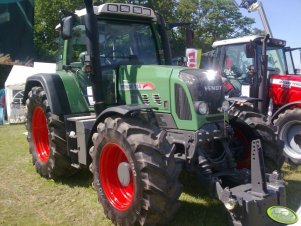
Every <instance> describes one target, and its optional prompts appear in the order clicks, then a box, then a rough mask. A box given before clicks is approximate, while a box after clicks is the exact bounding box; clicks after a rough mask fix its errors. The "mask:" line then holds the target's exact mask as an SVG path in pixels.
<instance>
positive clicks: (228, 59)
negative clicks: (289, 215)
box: [203, 35, 301, 164]
mask: <svg viewBox="0 0 301 226" xmlns="http://www.w3.org/2000/svg"><path fill="white" fill-rule="evenodd" d="M285 45H286V42H285V41H283V40H279V39H275V38H270V37H269V35H267V36H266V37H263V36H246V37H241V38H235V39H228V40H221V41H216V42H214V43H213V47H214V49H215V50H214V51H213V53H211V54H207V57H209V61H210V63H209V64H208V63H207V64H206V65H203V67H204V66H206V67H210V68H214V69H215V70H218V71H219V72H220V73H221V75H222V76H223V77H224V79H225V82H224V85H225V89H226V95H227V96H229V97H241V96H244V97H246V96H247V97H250V98H249V99H248V101H247V104H243V105H244V107H245V106H246V105H248V106H249V107H251V108H252V109H253V110H254V111H256V112H259V113H261V114H263V115H266V116H267V123H270V124H272V125H275V126H278V127H279V130H278V135H279V138H280V139H281V140H282V141H283V142H284V146H285V147H284V154H285V156H286V157H287V160H290V161H291V162H293V163H296V164H301V75H300V74H297V71H298V69H295V66H294V63H293V61H292V54H291V52H292V51H293V50H297V49H300V48H294V49H291V48H289V47H285ZM207 62H208V59H207ZM236 100H237V99H236ZM250 101H251V102H252V103H251V104H250ZM240 105H242V104H241V103H240ZM237 109H238V108H236V111H235V112H232V113H233V114H236V115H237V114H238V112H239V111H237Z"/></svg>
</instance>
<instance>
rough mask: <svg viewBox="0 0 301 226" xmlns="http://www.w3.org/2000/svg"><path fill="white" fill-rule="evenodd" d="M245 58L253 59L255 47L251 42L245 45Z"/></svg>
mask: <svg viewBox="0 0 301 226" xmlns="http://www.w3.org/2000/svg"><path fill="white" fill-rule="evenodd" d="M246 56H247V58H254V57H255V46H254V43H253V42H252V41H251V42H250V43H248V44H247V45H246Z"/></svg>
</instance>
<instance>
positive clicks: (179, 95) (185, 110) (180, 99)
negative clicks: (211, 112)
mask: <svg viewBox="0 0 301 226" xmlns="http://www.w3.org/2000/svg"><path fill="white" fill-rule="evenodd" d="M175 102H176V113H177V115H178V117H179V119H182V120H191V119H192V116H191V111H190V107H189V102H188V98H187V96H186V93H185V90H184V89H183V87H182V86H180V85H179V84H176V85H175Z"/></svg>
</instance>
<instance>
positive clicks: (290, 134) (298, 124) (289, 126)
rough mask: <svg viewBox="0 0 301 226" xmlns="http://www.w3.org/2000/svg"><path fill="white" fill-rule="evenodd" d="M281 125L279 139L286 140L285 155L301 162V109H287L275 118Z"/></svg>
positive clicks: (275, 123) (298, 162)
mask: <svg viewBox="0 0 301 226" xmlns="http://www.w3.org/2000/svg"><path fill="white" fill-rule="evenodd" d="M273 123H274V125H275V126H278V127H279V139H281V140H282V141H283V142H284V155H285V156H286V157H287V159H289V160H290V161H292V162H293V163H295V164H299V165H300V164H301V142H300V139H299V137H300V135H301V109H300V108H294V109H289V110H286V111H285V112H284V113H282V114H280V115H279V116H278V118H277V119H275V120H274V122H273Z"/></svg>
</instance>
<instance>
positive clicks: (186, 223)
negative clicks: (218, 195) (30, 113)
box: [0, 125, 301, 226]
mask: <svg viewBox="0 0 301 226" xmlns="http://www.w3.org/2000/svg"><path fill="white" fill-rule="evenodd" d="M24 132H25V128H24V125H14V126H8V125H5V126H0V163H1V164H0V225H22V226H23V225H64V226H65V225H112V223H111V222H110V221H109V220H107V219H106V218H105V216H104V214H103V212H102V207H101V205H100V204H99V203H98V202H97V197H96V192H95V191H94V190H93V188H92V187H91V186H90V184H91V175H89V174H87V173H80V174H77V175H75V176H74V177H72V178H69V179H64V180H61V181H53V180H47V179H44V178H41V177H40V176H39V175H38V174H37V173H36V172H35V168H34V167H33V166H32V162H31V156H30V154H29V153H28V145H27V141H26V136H25V135H24V134H23V133H24ZM283 171H284V176H285V180H286V181H287V183H288V185H287V204H288V207H290V208H292V209H294V210H296V209H297V208H298V207H299V206H300V204H301V189H300V188H301V167H293V166H288V165H285V166H284V168H283ZM181 179H182V181H183V183H184V192H183V193H182V195H181V197H180V202H181V208H180V209H179V211H178V213H177V214H176V216H175V218H174V219H173V220H172V222H171V223H170V225H172V226H174V225H175V226H177V225H178V226H180V225H181V226H193V225H198V226H205V225H206V226H224V225H225V226H226V225H227V223H226V222H227V215H226V212H225V210H224V208H223V206H222V205H221V204H220V202H219V201H217V200H216V199H213V198H210V197H208V195H206V192H205V191H204V190H203V189H202V187H201V186H200V185H199V184H198V183H197V182H196V179H195V178H194V177H193V176H190V175H187V174H184V175H182V177H181Z"/></svg>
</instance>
